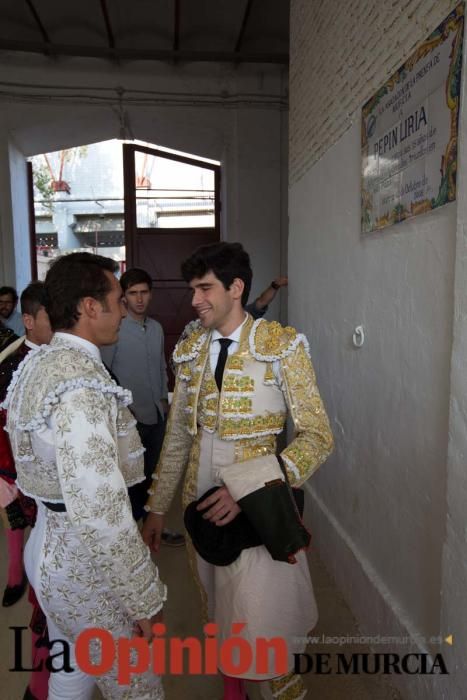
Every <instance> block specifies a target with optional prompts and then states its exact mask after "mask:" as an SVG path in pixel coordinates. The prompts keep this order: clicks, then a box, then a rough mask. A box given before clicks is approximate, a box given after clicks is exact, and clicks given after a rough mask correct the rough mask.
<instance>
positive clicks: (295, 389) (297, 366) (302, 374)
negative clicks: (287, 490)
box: [282, 343, 333, 483]
mask: <svg viewBox="0 0 467 700" xmlns="http://www.w3.org/2000/svg"><path fill="white" fill-rule="evenodd" d="M282 372H283V377H284V381H285V386H286V400H287V405H288V408H289V411H290V413H291V416H292V419H293V422H294V427H295V431H296V437H295V439H294V440H293V441H292V442H291V443H290V445H289V446H288V447H287V448H286V449H285V450H284V451H283V452H282V456H283V457H284V461H285V463H286V467H287V473H288V476H289V479H290V481H291V483H295V482H301V483H302V482H303V481H305V480H306V479H308V478H309V477H310V476H311V474H312V473H313V472H314V471H315V470H316V469H317V468H318V467H319V465H320V464H322V463H323V462H324V460H325V459H326V458H327V457H328V456H329V454H330V453H331V452H332V449H333V438H332V432H331V428H330V426H329V420H328V417H327V415H326V411H325V409H324V406H323V402H322V400H321V396H320V394H319V391H318V387H317V385H316V377H315V372H314V369H313V366H312V364H311V360H310V358H309V357H308V355H307V353H306V351H305V348H304V346H303V345H302V344H301V343H300V344H299V345H298V346H297V348H296V350H295V352H294V353H293V354H291V355H289V356H288V357H286V358H285V360H283V361H282Z"/></svg>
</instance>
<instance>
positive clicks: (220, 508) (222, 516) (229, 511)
mask: <svg viewBox="0 0 467 700" xmlns="http://www.w3.org/2000/svg"><path fill="white" fill-rule="evenodd" d="M206 508H208V509H209V510H207V511H206V512H205V513H203V518H205V519H206V520H210V521H211V522H212V523H215V524H216V525H227V523H230V522H232V520H233V519H234V518H236V517H237V515H238V514H239V513H240V511H241V508H240V506H239V505H238V503H237V502H236V501H234V499H233V498H232V496H231V495H230V492H229V491H228V489H227V487H226V486H222V487H221V488H220V489H218V490H217V491H216V493H213V494H212V495H211V496H208V497H207V498H205V499H204V501H202V502H201V503H200V504H199V506H197V510H205V509H206Z"/></svg>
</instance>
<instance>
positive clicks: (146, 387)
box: [101, 268, 185, 547]
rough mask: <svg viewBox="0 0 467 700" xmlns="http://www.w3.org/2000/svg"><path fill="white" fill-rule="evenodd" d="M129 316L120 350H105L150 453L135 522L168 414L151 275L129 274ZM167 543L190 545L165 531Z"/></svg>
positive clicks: (125, 282)
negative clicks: (126, 391) (152, 313)
mask: <svg viewBox="0 0 467 700" xmlns="http://www.w3.org/2000/svg"><path fill="white" fill-rule="evenodd" d="M120 284H121V287H122V291H123V295H124V301H125V304H126V308H127V316H126V318H124V319H123V321H122V325H121V327H120V333H119V336H118V341H117V343H116V344H115V345H112V346H110V347H107V348H102V349H101V354H102V359H103V361H104V364H105V365H106V366H107V367H108V368H109V369H110V371H111V372H112V374H113V375H115V377H116V379H117V380H118V382H119V383H120V385H121V386H123V387H124V388H125V389H130V391H131V393H132V395H133V403H132V404H131V406H130V409H131V410H132V412H133V414H134V416H135V418H136V421H137V423H136V427H137V429H138V432H139V435H140V438H141V442H142V443H143V446H144V447H145V449H146V452H145V454H144V473H145V476H146V480H145V481H144V482H142V483H141V484H137V485H136V486H132V487H131V488H130V489H129V495H130V500H131V504H132V508H133V516H134V518H135V520H139V519H140V518H141V517H143V515H144V514H145V511H144V505H145V503H146V500H147V491H148V489H149V488H150V486H151V483H152V473H153V471H154V467H155V465H156V463H157V461H158V459H159V454H160V451H161V447H162V442H163V440H164V434H165V418H166V415H167V412H168V398H167V396H168V393H167V369H166V362H165V355H164V331H163V330H162V326H161V325H160V323H158V322H157V321H155V320H154V319H152V318H149V317H148V315H147V313H148V308H149V304H150V301H151V295H152V280H151V277H150V275H149V274H148V273H147V272H146V271H145V270H141V269H139V268H132V269H130V270H127V271H126V272H125V273H124V274H123V275H122V277H121V279H120ZM162 540H163V542H164V544H167V545H170V546H173V547H178V546H181V545H183V544H184V542H185V538H184V537H183V535H182V534H180V533H177V532H173V531H171V530H167V529H166V530H164V533H163V537H162Z"/></svg>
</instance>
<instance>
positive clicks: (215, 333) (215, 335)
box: [211, 314, 248, 343]
mask: <svg viewBox="0 0 467 700" xmlns="http://www.w3.org/2000/svg"><path fill="white" fill-rule="evenodd" d="M247 318H248V314H245V318H244V319H243V321H242V323H241V324H240V325H239V326H237V328H236V329H235V330H234V331H233V332H232V333H231V334H230V335H222V334H221V333H219V331H218V330H213V332H212V336H211V343H213V342H214V341H216V340H219V339H220V338H229V339H230V340H232V341H233V342H234V343H239V342H240V336H241V335H242V328H243V326H244V325H245V323H246V320H247Z"/></svg>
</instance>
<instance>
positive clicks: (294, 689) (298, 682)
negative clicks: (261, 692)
mask: <svg viewBox="0 0 467 700" xmlns="http://www.w3.org/2000/svg"><path fill="white" fill-rule="evenodd" d="M269 687H270V688H271V692H272V696H273V698H277V700H301V699H302V698H304V697H305V695H306V688H305V686H304V685H303V681H302V679H301V677H300V676H297V675H295V674H294V673H293V672H292V673H288V674H287V675H286V676H281V677H280V678H276V679H274V680H271V681H269Z"/></svg>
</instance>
